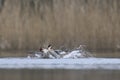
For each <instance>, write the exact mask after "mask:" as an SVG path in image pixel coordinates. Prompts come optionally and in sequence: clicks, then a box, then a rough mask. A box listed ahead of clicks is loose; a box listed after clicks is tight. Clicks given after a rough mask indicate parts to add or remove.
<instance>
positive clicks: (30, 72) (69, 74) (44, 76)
mask: <svg viewBox="0 0 120 80" xmlns="http://www.w3.org/2000/svg"><path fill="white" fill-rule="evenodd" d="M0 80H120V71H119V70H65V69H58V70H56V69H55V70H54V69H47V70H46V69H0Z"/></svg>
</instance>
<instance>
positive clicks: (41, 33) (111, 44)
mask: <svg viewBox="0 0 120 80" xmlns="http://www.w3.org/2000/svg"><path fill="white" fill-rule="evenodd" d="M49 43H50V44H52V45H53V46H54V48H68V49H71V48H74V47H78V46H79V45H80V44H84V45H86V46H87V48H88V49H89V50H92V51H117V50H119V49H120V0H0V50H32V49H38V48H39V47H40V46H46V45H48V44H49Z"/></svg>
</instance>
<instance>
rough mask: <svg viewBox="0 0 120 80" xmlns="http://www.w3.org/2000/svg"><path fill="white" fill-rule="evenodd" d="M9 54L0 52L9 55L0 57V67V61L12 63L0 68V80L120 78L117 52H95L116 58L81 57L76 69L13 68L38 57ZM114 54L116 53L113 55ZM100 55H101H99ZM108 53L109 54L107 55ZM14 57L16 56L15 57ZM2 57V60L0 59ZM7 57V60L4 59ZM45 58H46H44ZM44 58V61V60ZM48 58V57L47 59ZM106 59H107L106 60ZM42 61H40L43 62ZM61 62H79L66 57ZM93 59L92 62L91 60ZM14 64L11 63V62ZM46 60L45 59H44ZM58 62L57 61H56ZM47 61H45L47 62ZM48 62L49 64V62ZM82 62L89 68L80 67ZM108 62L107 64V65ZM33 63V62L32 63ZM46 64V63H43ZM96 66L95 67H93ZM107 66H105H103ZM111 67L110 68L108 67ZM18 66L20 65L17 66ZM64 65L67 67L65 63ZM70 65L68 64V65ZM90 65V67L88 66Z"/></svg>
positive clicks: (98, 79) (97, 79)
mask: <svg viewBox="0 0 120 80" xmlns="http://www.w3.org/2000/svg"><path fill="white" fill-rule="evenodd" d="M11 54H12V55H13V53H7V54H5V53H1V55H3V56H2V57H9V58H0V64H1V65H0V67H2V63H6V65H5V66H6V67H9V65H13V68H5V67H4V68H0V80H119V79H120V76H119V75H120V69H119V68H120V67H119V65H120V61H119V55H118V53H117V54H116V53H113V54H112V53H110V54H104V53H103V55H102V53H101V54H100V53H98V54H95V53H94V54H95V55H97V57H117V58H96V59H87V58H83V59H81V61H80V62H81V63H80V64H79V67H80V68H78V69H75V68H74V67H75V66H74V67H72V68H69V69H66V68H60V67H59V66H58V68H57V67H54V68H47V69H46V68H41V67H39V68H27V67H26V68H15V67H17V65H18V64H22V63H25V64H26V63H27V64H26V66H28V64H29V65H30V64H31V63H32V64H33V63H36V64H37V63H39V60H40V59H26V58H17V57H18V56H20V57H25V56H26V53H24V54H22V55H21V53H20V52H19V53H17V52H14V55H13V56H12V57H14V58H10V57H11ZM115 54H116V55H115ZM99 55H102V56H99ZM108 55H109V56H108ZM15 57H16V58H15ZM1 59H2V60H1ZM5 59H7V60H8V61H7V60H5ZM43 60H44V59H43ZM45 60H47V59H45ZM45 60H44V61H45ZM49 60H50V59H49ZM106 60H107V61H106ZM44 61H42V62H43V63H44ZM60 61H61V63H62V64H63V63H64V64H65V63H67V64H69V63H68V62H67V61H69V62H70V63H71V64H74V63H77V66H78V63H79V60H76V61H75V60H72V61H70V59H66V61H65V60H64V62H63V61H62V60H60ZM91 61H93V62H91ZM14 62H15V63H16V64H17V65H16V64H13V63H14ZM45 62H46V61H45ZM57 62H58V61H57ZM48 63H49V62H47V64H48ZM50 63H54V61H52V60H50ZM50 63H49V64H50ZM84 63H86V64H88V65H87V67H89V69H83V68H84V67H82V66H83V65H84ZM90 63H94V64H95V63H96V65H93V66H90V65H89V64H90ZM108 64H109V65H108ZM33 65H34V64H33ZM56 65H57V64H55V65H54V66H56ZM44 66H47V65H44ZM94 66H96V67H97V68H95V67H94ZM105 66H107V67H106V68H103V67H105ZM110 66H111V67H112V69H109V67H110ZM19 67H20V66H19ZM64 67H67V65H65V66H64ZM69 67H70V66H69ZM90 67H91V68H90ZM92 67H93V68H92Z"/></svg>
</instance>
